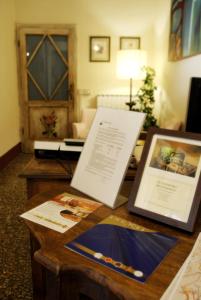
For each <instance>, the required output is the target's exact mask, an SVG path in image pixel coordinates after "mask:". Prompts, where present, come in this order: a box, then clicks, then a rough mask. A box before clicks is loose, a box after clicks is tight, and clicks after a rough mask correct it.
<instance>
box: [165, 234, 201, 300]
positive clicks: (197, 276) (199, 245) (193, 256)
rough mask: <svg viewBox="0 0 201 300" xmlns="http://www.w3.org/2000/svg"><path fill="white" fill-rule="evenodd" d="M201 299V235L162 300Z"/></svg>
mask: <svg viewBox="0 0 201 300" xmlns="http://www.w3.org/2000/svg"><path fill="white" fill-rule="evenodd" d="M200 297H201V233H200V234H199V236H198V238H197V240H196V243H195V245H194V247H193V249H192V251H191V253H190V254H189V256H188V257H187V259H186V260H185V262H184V264H183V265H182V267H181V269H180V270H179V272H178V273H177V274H176V276H175V278H174V279H173V281H172V282H171V284H170V285H169V287H168V288H167V290H166V291H165V293H164V294H163V296H162V297H161V300H175V299H176V300H186V299H189V300H191V299H192V300H196V299H200Z"/></svg>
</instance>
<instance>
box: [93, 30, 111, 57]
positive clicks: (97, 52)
mask: <svg viewBox="0 0 201 300" xmlns="http://www.w3.org/2000/svg"><path fill="white" fill-rule="evenodd" d="M89 61H90V62H109V61H110V37H109V36H90V38H89Z"/></svg>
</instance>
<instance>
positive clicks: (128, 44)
mask: <svg viewBox="0 0 201 300" xmlns="http://www.w3.org/2000/svg"><path fill="white" fill-rule="evenodd" d="M120 49H122V50H123V49H125V50H126V49H128V50H129V49H140V37H133V36H121V37H120Z"/></svg>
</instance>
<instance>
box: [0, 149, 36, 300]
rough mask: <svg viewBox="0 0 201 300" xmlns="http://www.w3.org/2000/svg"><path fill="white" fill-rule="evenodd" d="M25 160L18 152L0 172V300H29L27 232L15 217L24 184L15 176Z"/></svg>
mask: <svg viewBox="0 0 201 300" xmlns="http://www.w3.org/2000/svg"><path fill="white" fill-rule="evenodd" d="M29 159H30V155H29V154H22V153H20V154H19V155H18V156H17V157H16V158H15V159H14V160H13V161H12V162H10V164H9V165H8V166H7V167H6V168H4V169H3V170H2V171H1V172H0V300H32V284H31V282H32V281H31V265H30V255H29V233H28V230H27V228H26V226H25V224H24V221H23V219H21V218H20V217H19V215H20V214H21V213H22V212H24V205H25V201H26V184H25V179H23V178H19V177H18V175H19V173H20V172H21V171H22V169H23V168H24V166H25V165H26V164H27V162H28V161H29Z"/></svg>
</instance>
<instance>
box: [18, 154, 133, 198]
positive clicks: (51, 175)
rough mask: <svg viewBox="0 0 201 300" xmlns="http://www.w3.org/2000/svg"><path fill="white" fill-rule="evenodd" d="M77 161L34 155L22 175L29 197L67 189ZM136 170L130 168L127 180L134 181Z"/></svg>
mask: <svg viewBox="0 0 201 300" xmlns="http://www.w3.org/2000/svg"><path fill="white" fill-rule="evenodd" d="M76 165H77V161H73V160H69V161H66V160H59V159H58V160H56V159H36V158H35V157H33V158H32V159H31V160H30V162H29V163H28V164H27V165H26V167H25V168H24V170H23V171H22V173H21V174H20V177H23V178H26V182H27V198H28V199H29V198H31V197H32V196H34V195H36V194H38V193H40V192H44V191H49V190H54V189H61V190H62V189H64V190H65V189H66V187H67V186H69V183H70V181H71V179H72V176H73V172H74V170H75V168H76ZM134 175H135V170H133V169H129V170H128V172H127V174H126V181H130V180H131V181H133V179H134Z"/></svg>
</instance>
